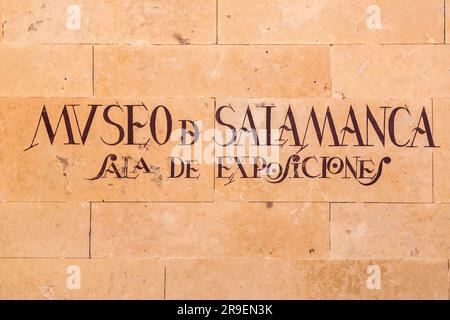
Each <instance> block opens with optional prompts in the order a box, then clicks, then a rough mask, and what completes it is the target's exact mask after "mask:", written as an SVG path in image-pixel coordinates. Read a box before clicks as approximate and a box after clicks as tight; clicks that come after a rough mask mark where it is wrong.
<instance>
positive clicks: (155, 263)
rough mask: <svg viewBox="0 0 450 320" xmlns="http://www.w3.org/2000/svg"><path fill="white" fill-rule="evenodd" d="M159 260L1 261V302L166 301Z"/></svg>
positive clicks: (162, 267)
mask: <svg viewBox="0 0 450 320" xmlns="http://www.w3.org/2000/svg"><path fill="white" fill-rule="evenodd" d="M163 298H164V264H163V262H161V261H159V260H128V259H125V260H115V259H108V260H104V259H98V260H95V259H94V260H90V259H81V260H80V259H78V260H73V259H0V299H33V300H34V299H43V300H45V299H48V300H80V299H158V300H160V299H163Z"/></svg>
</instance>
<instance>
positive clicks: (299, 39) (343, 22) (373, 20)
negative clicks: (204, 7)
mask: <svg viewBox="0 0 450 320" xmlns="http://www.w3.org/2000/svg"><path fill="white" fill-rule="evenodd" d="M443 6H444V2H443V0H433V1H415V0H394V1H393V0H378V1H372V0H362V1H361V0H331V1H321V0H281V1H280V0H262V1H252V0H244V1H242V0H225V1H219V43H280V44H285V43H290V44H299V43H300V44H318V43H319V44H327V43H330V44H350V43H442V42H443V39H444V30H443V24H444V22H443V20H444V14H443Z"/></svg>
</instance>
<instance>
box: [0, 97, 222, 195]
mask: <svg viewBox="0 0 450 320" xmlns="http://www.w3.org/2000/svg"><path fill="white" fill-rule="evenodd" d="M96 104H97V105H98V107H97V108H95V107H93V105H96ZM142 104H143V105H142ZM127 105H128V107H127ZM132 105H134V106H132ZM44 106H45V113H44ZM110 106H111V107H110ZM159 106H161V107H159ZM162 106H164V107H166V109H167V112H168V114H167V115H166V113H165V111H164V108H163V107H162ZM213 110H214V103H213V101H212V100H210V99H197V100H188V99H182V100H164V99H140V98H132V99H101V98H98V99H97V98H96V99H89V98H59V99H57V98H55V99H53V98H52V99H1V100H0V119H1V122H0V134H1V136H2V137H7V138H6V139H1V141H0V163H1V165H2V166H4V168H8V169H7V170H3V171H2V173H1V174H0V177H1V179H2V184H1V185H0V199H1V200H3V201H13V200H14V201H102V200H105V201H112V200H116V201H155V200H158V201H164V200H167V201H168V200H171V201H173V200H180V201H182V200H185V201H201V200H203V201H206V200H212V199H213V185H214V175H213V171H214V168H213V166H212V164H207V163H205V162H202V163H200V162H197V159H198V157H199V156H198V154H197V153H194V152H190V154H189V153H187V152H185V151H190V150H191V146H190V145H188V146H180V144H181V135H180V131H181V128H182V122H180V121H182V120H190V121H196V122H195V123H196V125H197V127H198V128H200V129H201V128H203V127H204V128H212V127H213V123H212V121H213V120H212V117H213ZM44 114H45V115H46V116H44ZM46 119H47V122H46ZM89 119H91V120H92V121H91V122H89ZM152 119H153V120H152ZM168 119H169V120H170V119H171V123H172V126H171V128H170V125H169V120H168ZM200 121H201V122H200ZM58 122H60V125H59V127H58ZM24 123H25V124H26V126H24ZM66 123H67V124H70V125H67V124H66ZM88 123H90V126H88V125H87V124H88ZM131 123H134V125H133V126H132V125H131ZM46 124H48V127H46ZM57 128H58V129H57ZM152 128H153V129H152ZM186 129H187V130H188V131H193V125H192V124H191V122H187V124H186ZM200 129H199V130H200ZM55 132H56V133H55ZM190 141H191V140H190V136H186V142H187V143H188V144H189V142H190ZM160 143H161V145H160ZM205 144H206V143H205ZM177 150H179V151H180V150H181V151H183V152H185V154H184V155H183V154H180V152H177ZM199 150H200V152H201V151H203V149H201V146H200V149H199ZM175 157H176V160H174V161H173V165H172V161H171V158H175ZM180 158H182V159H183V166H181V161H180V160H177V159H180ZM189 161H190V165H189V170H188V162H189ZM183 168H184V170H183ZM172 169H173V172H172ZM182 170H183V171H184V172H181V171H182ZM181 173H182V175H180V174H181ZM178 175H180V177H179V178H175V177H177V176H178ZM18 181H20V183H18Z"/></svg>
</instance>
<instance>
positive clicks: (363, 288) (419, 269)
mask: <svg viewBox="0 0 450 320" xmlns="http://www.w3.org/2000/svg"><path fill="white" fill-rule="evenodd" d="M378 275H379V280H380V281H379V284H380V286H379V288H380V289H376V288H378V287H375V286H374V284H375V285H377V284H378V283H377V282H376V281H375V279H374V278H373V277H374V276H378ZM368 282H369V285H368ZM369 288H371V289H369ZM166 291H167V298H168V299H447V298H448V278H447V261H436V262H425V261H420V262H419V261H417V262H413V261H325V260H322V261H320V260H317V261H282V260H251V259H250V260H219V259H216V260H171V261H169V262H168V266H167V288H166Z"/></svg>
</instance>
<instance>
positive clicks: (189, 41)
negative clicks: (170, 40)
mask: <svg viewBox="0 0 450 320" xmlns="http://www.w3.org/2000/svg"><path fill="white" fill-rule="evenodd" d="M173 37H174V38H175V39H177V41H178V42H179V43H180V44H183V45H185V44H190V43H191V40H190V39H187V38H183V37H182V36H181V34H179V33H174V34H173Z"/></svg>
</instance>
